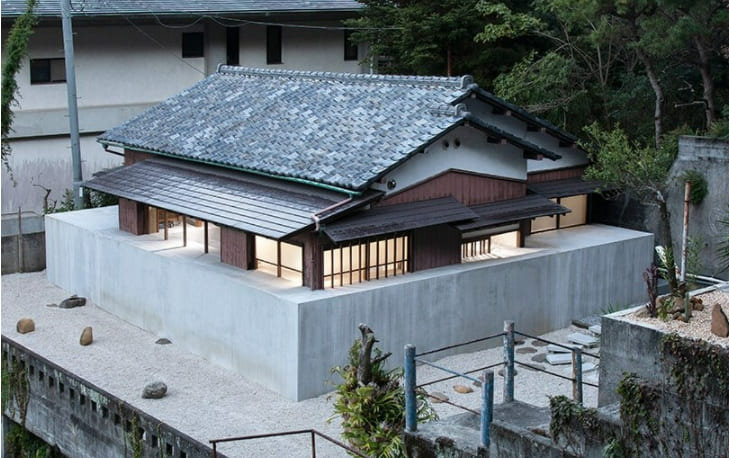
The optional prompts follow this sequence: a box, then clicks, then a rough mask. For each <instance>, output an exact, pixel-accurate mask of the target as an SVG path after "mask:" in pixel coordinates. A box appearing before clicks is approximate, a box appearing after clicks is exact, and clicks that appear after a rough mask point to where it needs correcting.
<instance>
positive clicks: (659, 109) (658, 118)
mask: <svg viewBox="0 0 729 458" xmlns="http://www.w3.org/2000/svg"><path fill="white" fill-rule="evenodd" d="M635 52H636V54H637V56H638V59H640V61H641V63H642V64H643V66H644V67H645V72H646V75H647V76H648V80H649V81H650V83H651V87H652V88H653V93H654V94H655V96H656V103H655V109H654V112H653V124H654V125H655V131H656V132H655V135H656V148H660V147H661V137H662V136H663V100H664V96H663V88H662V87H661V80H660V78H658V75H657V74H656V72H655V70H654V69H653V65H652V64H651V62H650V60H649V59H648V56H646V54H645V53H644V52H643V50H642V49H640V48H636V49H635Z"/></svg>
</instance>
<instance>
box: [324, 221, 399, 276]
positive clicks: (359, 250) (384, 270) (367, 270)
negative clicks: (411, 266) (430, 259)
mask: <svg viewBox="0 0 729 458" xmlns="http://www.w3.org/2000/svg"><path fill="white" fill-rule="evenodd" d="M409 256H410V239H409V237H408V236H407V235H403V234H400V235H398V234H395V235H391V236H389V237H384V238H378V239H374V240H368V241H364V242H362V241H358V242H352V243H349V244H343V245H339V246H337V247H335V248H332V249H330V250H324V287H325V288H334V287H336V286H342V285H351V284H354V283H361V282H363V281H366V280H375V279H378V278H386V277H394V276H397V275H402V274H404V273H406V272H407V271H408V259H409Z"/></svg>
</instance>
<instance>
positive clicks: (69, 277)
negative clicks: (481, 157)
mask: <svg viewBox="0 0 729 458" xmlns="http://www.w3.org/2000/svg"><path fill="white" fill-rule="evenodd" d="M116 217H117V215H116V207H107V208H102V209H95V210H84V211H80V212H70V213H64V214H57V215H51V216H48V217H47V220H46V240H47V264H48V269H47V270H48V278H49V280H51V281H52V282H53V283H56V284H57V285H59V286H61V287H63V288H65V289H66V290H68V291H69V292H72V293H77V294H80V295H85V296H88V297H89V298H90V299H91V300H92V301H94V302H95V303H96V304H98V305H99V306H101V307H103V308H105V309H106V310H108V311H110V312H111V313H114V314H115V315H117V316H120V317H121V318H123V319H125V320H127V321H129V322H131V323H133V324H136V325H138V326H140V327H142V328H144V329H147V330H150V331H152V332H155V333H158V334H160V335H162V334H164V335H165V336H167V337H170V338H171V339H172V340H173V341H175V343H178V344H181V345H183V346H184V347H185V348H186V349H188V350H189V351H191V352H193V353H197V354H200V355H202V356H203V357H205V358H207V359H209V360H211V361H213V362H216V363H219V364H221V365H223V366H226V367H230V368H232V369H233V370H235V371H237V372H239V373H241V374H244V375H245V376H246V377H249V378H250V379H252V380H255V381H258V382H260V383H262V384H265V385H266V386H268V387H269V388H271V389H274V390H276V391H278V392H280V393H282V394H283V395H284V396H286V397H288V398H290V399H305V398H309V397H312V396H316V395H318V394H321V393H325V392H327V391H330V390H331V389H332V385H330V384H327V382H326V380H327V379H328V378H329V377H330V372H329V371H330V369H331V368H332V367H333V366H335V365H341V364H344V363H346V358H347V352H348V350H349V347H350V346H351V344H352V342H353V341H354V339H355V338H356V337H357V336H358V331H357V324H358V323H361V322H365V323H368V324H369V325H370V327H372V329H374V331H375V333H376V335H377V337H378V338H379V339H380V340H381V344H380V346H381V347H382V348H383V350H385V351H392V352H393V354H394V356H393V358H391V359H392V364H397V365H399V364H400V360H401V357H402V356H401V355H402V348H403V346H404V345H405V344H407V343H412V344H415V345H417V347H418V349H419V350H421V351H425V350H429V349H434V348H437V347H441V346H445V345H449V344H453V343H458V342H463V341H466V340H470V339H473V338H477V337H483V336H485V335H488V334H492V333H496V332H499V331H501V329H502V327H503V321H504V320H507V319H509V320H515V321H516V323H517V329H518V330H521V331H523V332H527V333H542V332H546V331H550V330H553V329H557V328H560V327H563V326H566V325H568V324H569V323H570V320H571V319H573V318H577V317H582V316H585V315H589V314H592V313H596V312H598V311H599V310H600V309H601V308H603V307H605V306H606V305H608V304H616V303H623V304H624V303H632V302H635V301H637V300H638V299H639V298H640V297H642V295H643V285H642V279H641V272H642V271H643V270H644V269H645V267H646V266H647V265H648V264H649V263H650V259H651V256H652V246H653V243H652V242H653V238H652V236H651V235H650V234H644V233H637V232H633V231H627V230H623V229H617V228H612V227H608V226H582V227H576V228H571V229H567V230H563V231H557V232H549V233H542V234H539V235H535V236H532V237H529V238H528V239H527V247H528V248H527V249H525V250H524V253H525V254H524V255H522V256H519V257H515V258H507V259H501V260H492V261H487V262H480V263H468V264H461V265H453V266H447V267H442V268H437V269H431V270H426V271H422V272H417V273H413V274H408V275H404V276H401V277H400V276H398V277H394V278H388V279H382V280H377V281H372V282H367V283H362V284H358V285H351V286H347V287H342V288H336V289H327V290H322V291H311V290H309V289H308V288H305V287H294V286H291V284H290V283H289V282H287V281H285V280H283V279H277V278H275V277H271V276H267V275H266V274H264V273H262V272H257V271H243V270H239V269H235V268H233V267H230V266H227V265H224V264H221V263H220V262H219V261H218V259H217V258H216V257H214V256H212V255H207V256H205V255H202V249H201V247H199V246H195V245H193V244H190V245H189V246H188V247H187V248H179V247H177V246H175V245H174V244H175V243H179V242H175V241H168V242H164V241H162V240H161V239H160V237H159V236H141V237H134V236H131V235H129V234H125V233H122V232H120V231H119V230H118V229H117V220H116Z"/></svg>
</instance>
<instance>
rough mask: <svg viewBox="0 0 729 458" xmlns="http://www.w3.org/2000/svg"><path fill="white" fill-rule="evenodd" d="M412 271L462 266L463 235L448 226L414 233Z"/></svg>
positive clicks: (427, 228)
mask: <svg viewBox="0 0 729 458" xmlns="http://www.w3.org/2000/svg"><path fill="white" fill-rule="evenodd" d="M411 237H412V241H411V245H410V247H411V251H410V271H411V272H416V271H418V270H425V269H432V268H434V267H440V266H447V265H450V264H460V262H461V234H460V232H458V230H457V229H455V228H453V227H451V226H448V225H446V224H443V225H440V226H433V227H426V228H421V229H415V230H414V231H413V232H412V235H411Z"/></svg>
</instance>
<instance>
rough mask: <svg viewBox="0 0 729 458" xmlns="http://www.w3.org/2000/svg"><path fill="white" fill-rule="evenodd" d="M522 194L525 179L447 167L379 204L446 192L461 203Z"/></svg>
mask: <svg viewBox="0 0 729 458" xmlns="http://www.w3.org/2000/svg"><path fill="white" fill-rule="evenodd" d="M525 194H526V183H525V182H523V181H518V180H509V179H504V178H496V177H489V176H483V175H475V174H472V173H465V172H458V171H453V170H451V171H448V172H445V173H443V174H441V175H438V176H436V177H434V178H431V179H429V180H427V181H425V182H422V183H419V184H416V185H413V186H411V187H409V188H407V189H404V190H402V191H400V192H398V193H396V194H393V195H391V196H389V197H386V198H385V199H383V200H382V202H380V204H379V205H392V204H402V203H406V202H416V201H419V200H429V199H436V198H438V197H446V196H453V197H454V198H455V199H456V200H458V201H459V202H460V203H462V204H463V205H475V204H482V203H486V202H495V201H498V200H505V199H513V198H516V197H522V196H524V195H525Z"/></svg>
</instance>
